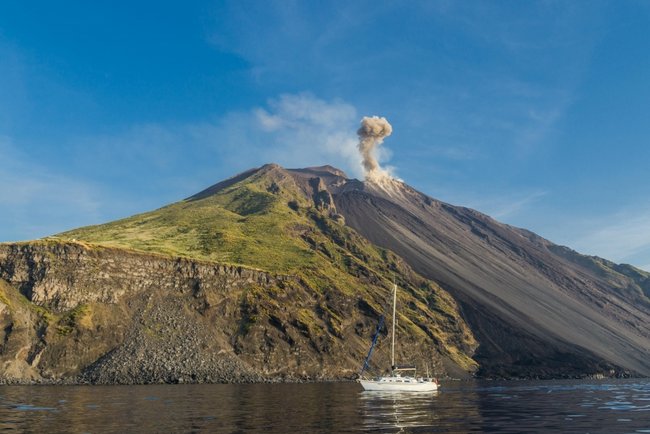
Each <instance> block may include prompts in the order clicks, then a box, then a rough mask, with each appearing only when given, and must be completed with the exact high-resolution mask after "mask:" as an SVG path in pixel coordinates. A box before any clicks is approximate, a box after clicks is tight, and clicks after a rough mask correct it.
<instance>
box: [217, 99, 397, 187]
mask: <svg viewBox="0 0 650 434" xmlns="http://www.w3.org/2000/svg"><path fill="white" fill-rule="evenodd" d="M239 121H240V125H238V128H232V127H231V128H229V129H228V134H230V135H233V136H234V137H236V138H237V139H239V140H241V141H242V143H241V144H240V145H249V146H250V145H252V147H260V143H259V142H263V143H265V144H266V145H265V146H263V147H262V148H261V149H260V151H261V154H260V155H261V156H263V157H265V158H266V159H267V161H266V162H270V161H273V162H277V163H279V164H282V165H284V166H287V167H304V166H313V165H321V164H331V165H334V166H337V167H339V168H341V169H343V170H345V171H347V172H349V174H350V175H354V176H361V174H362V173H363V171H362V169H361V158H360V156H359V152H358V150H357V138H356V133H355V131H356V128H357V125H358V122H359V116H358V115H357V110H356V109H355V108H354V107H353V106H352V105H350V104H348V103H346V102H344V101H342V100H333V101H325V100H322V99H319V98H317V97H315V96H314V95H312V94H309V93H300V94H292V95H289V94H287V95H281V96H280V97H279V98H277V99H273V100H270V101H269V103H268V106H267V107H264V108H262V107H258V108H255V109H253V110H252V111H251V112H250V114H249V115H248V116H247V115H244V116H243V118H241V117H240V119H239ZM241 121H244V122H243V125H241ZM246 124H248V125H246ZM236 127H237V125H236ZM384 157H386V155H384Z"/></svg>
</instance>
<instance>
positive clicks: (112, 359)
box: [0, 241, 473, 384]
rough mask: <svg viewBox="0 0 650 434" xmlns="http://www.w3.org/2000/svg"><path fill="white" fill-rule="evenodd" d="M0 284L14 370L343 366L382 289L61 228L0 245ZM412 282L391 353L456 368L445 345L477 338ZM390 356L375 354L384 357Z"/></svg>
mask: <svg viewBox="0 0 650 434" xmlns="http://www.w3.org/2000/svg"><path fill="white" fill-rule="evenodd" d="M370 273H371V272H370ZM406 279H408V280H406V282H408V283H406V282H405V286H407V287H409V284H413V285H424V284H425V281H423V280H422V279H421V278H418V277H417V276H415V275H410V276H407V277H406ZM0 284H1V285H2V286H1V290H2V292H1V293H0V326H2V330H3V333H4V334H3V336H2V338H3V339H2V340H0V342H3V344H2V345H1V346H0V373H1V375H2V378H3V380H4V381H9V382H15V381H18V382H20V381H24V382H25V381H26V382H32V381H36V382H38V381H73V382H76V381H82V382H92V383H127V384H128V383H150V382H241V381H278V380H305V379H340V378H350V377H352V376H354V375H355V373H356V372H357V370H358V368H359V366H360V363H361V361H362V360H363V357H364V355H365V352H366V351H367V349H368V345H369V342H370V337H371V334H372V332H373V331H374V329H375V327H376V325H377V321H378V317H379V315H380V314H381V312H379V310H380V309H381V306H382V305H383V304H384V303H385V302H386V300H385V299H384V298H385V296H387V295H388V294H387V293H386V294H381V293H380V294H374V295H373V294H371V295H370V296H368V295H366V294H359V293H356V294H355V293H350V292H348V293H342V292H341V291H338V290H337V289H335V288H329V289H328V288H316V287H312V286H311V285H310V284H309V283H308V282H307V281H306V280H305V279H304V278H302V277H299V276H295V275H294V276H291V275H280V274H273V273H268V272H264V271H260V270H255V269H251V268H246V267H241V266H233V265H223V264H216V263H211V262H205V261H197V260H192V259H188V258H173V257H165V256H161V255H153V254H147V253H139V252H134V251H128V250H123V249H118V248H105V247H101V246H96V245H88V244H86V243H80V242H60V241H45V242H32V243H25V244H4V245H0ZM430 289H432V288H429V290H430ZM411 290H412V291H413V292H414V294H408V295H404V298H405V301H404V302H405V303H406V302H408V303H409V306H410V307H409V311H411V312H413V313H417V314H418V315H419V316H418V317H419V318H420V319H419V321H420V322H421V323H420V324H418V325H416V326H415V327H416V330H413V329H410V327H414V324H413V323H411V322H410V321H405V322H404V324H403V325H401V327H404V331H403V332H402V336H403V337H404V342H405V343H408V345H405V346H404V347H402V348H401V349H400V350H399V352H398V354H400V356H401V357H403V358H408V359H409V360H413V361H416V362H419V363H420V366H422V367H424V365H427V366H428V367H429V368H430V369H432V370H435V371H436V372H438V373H440V374H442V373H444V372H445V366H447V368H449V367H451V369H456V370H458V369H459V368H458V364H457V363H454V362H453V360H454V359H458V357H457V354H455V353H454V354H451V355H450V354H449V351H450V350H451V351H454V352H458V351H460V352H463V351H465V352H471V351H472V350H473V346H472V345H473V341H472V338H471V334H469V330H468V329H467V327H466V326H465V325H464V323H463V322H462V320H460V319H459V317H456V318H454V317H453V312H454V309H456V307H455V304H454V303H453V300H451V298H448V299H437V297H436V296H435V294H434V293H433V291H431V292H428V291H425V290H418V289H415V288H412V289H411ZM414 296H416V297H428V301H427V300H426V299H425V301H426V302H427V303H430V304H431V307H432V308H436V309H439V310H440V311H441V312H443V313H444V316H441V317H440V318H439V319H438V320H432V319H431V318H430V315H431V314H430V312H429V311H428V309H429V308H428V307H427V306H426V305H425V304H422V302H421V301H418V299H417V298H415V297H414ZM443 296H444V295H443ZM447 297H448V296H447ZM450 309H451V310H450ZM447 312H451V313H447ZM427 317H429V318H428V319H427ZM427 333H429V335H427ZM443 333H444V335H443ZM436 334H437V335H438V336H436ZM433 338H435V342H433V344H432V339H433ZM450 342H452V343H453V344H449V343H450ZM386 356H387V353H386V352H385V351H384V354H383V355H382V354H381V353H379V356H378V358H377V361H378V362H380V363H381V362H383V363H386V365H384V366H388V365H387V361H386ZM467 360H469V359H467ZM470 362H471V361H470Z"/></svg>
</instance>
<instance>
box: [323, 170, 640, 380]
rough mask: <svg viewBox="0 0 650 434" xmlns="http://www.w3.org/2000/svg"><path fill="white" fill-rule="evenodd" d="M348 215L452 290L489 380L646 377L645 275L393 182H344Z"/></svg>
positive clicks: (340, 197)
mask: <svg viewBox="0 0 650 434" xmlns="http://www.w3.org/2000/svg"><path fill="white" fill-rule="evenodd" d="M330 179H331V182H333V185H334V190H337V193H336V194H334V201H335V203H336V205H337V209H338V211H339V212H340V213H342V214H343V215H344V216H345V219H346V222H347V224H348V225H350V226H351V227H353V228H355V229H356V230H357V231H359V233H361V234H362V235H364V236H365V237H366V238H368V239H369V240H370V241H372V242H373V243H375V244H377V245H379V246H382V247H385V248H388V249H391V250H392V251H394V252H395V253H397V254H398V255H400V256H401V257H402V258H404V259H405V260H406V262H408V264H409V265H410V266H412V267H413V268H414V269H415V270H416V271H418V272H419V273H421V274H422V275H423V276H425V277H428V278H430V279H433V280H435V281H437V282H439V283H441V284H442V286H443V287H444V288H446V289H447V290H449V291H450V292H451V293H452V294H453V295H454V297H455V298H456V299H457V301H459V302H460V304H461V306H462V311H463V314H464V317H465V319H466V320H467V321H468V322H469V324H470V326H471V328H472V331H473V332H474V334H475V336H476V338H477V339H478V341H479V343H480V346H479V349H478V352H477V354H476V355H475V359H476V360H477V361H478V362H479V364H480V366H481V371H480V374H482V375H484V376H488V377H501V376H503V377H513V376H514V377H530V376H537V377H558V376H571V375H575V374H578V373H580V372H582V373H584V372H594V371H598V370H603V371H605V372H608V370H609V372H610V373H612V374H613V373H615V372H616V373H620V372H621V370H622V371H630V372H631V373H634V374H636V375H639V374H640V375H643V376H648V375H650V326H649V324H650V299H649V298H648V297H649V296H650V274H648V273H645V272H643V271H641V270H638V269H636V268H634V267H631V266H629V265H617V264H614V263H612V262H610V261H607V260H604V259H601V258H597V257H589V256H583V255H580V254H578V253H576V252H575V251H572V250H571V249H569V248H566V247H562V246H558V245H555V244H553V243H551V242H550V241H548V240H545V239H543V238H541V237H539V236H538V235H536V234H534V233H531V232H529V231H526V230H523V229H518V228H514V227H511V226H508V225H505V224H501V223H499V222H497V221H495V220H493V219H492V218H490V217H488V216H486V215H484V214H481V213H479V212H477V211H474V210H471V209H468V208H462V207H456V206H452V205H449V204H446V203H442V202H440V201H437V200H434V199H432V198H430V197H428V196H426V195H424V194H422V193H420V192H417V191H415V190H414V189H412V188H411V187H409V186H407V185H405V184H403V183H401V182H397V181H388V182H386V183H385V184H384V185H382V186H379V185H376V184H370V183H365V184H361V185H360V184H358V183H354V185H355V188H351V189H347V188H343V189H341V188H340V187H338V184H340V182H341V181H340V180H338V179H336V177H331V178H330Z"/></svg>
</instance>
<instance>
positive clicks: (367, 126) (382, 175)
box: [357, 116, 393, 182]
mask: <svg viewBox="0 0 650 434" xmlns="http://www.w3.org/2000/svg"><path fill="white" fill-rule="evenodd" d="M392 132H393V127H391V125H390V124H389V123H388V121H387V120H386V118H384V117H379V116H371V117H368V116H364V118H363V119H361V127H360V128H359V129H358V130H357V134H358V135H359V152H361V157H362V159H363V161H362V164H363V169H364V172H365V176H366V179H367V180H370V181H375V182H381V181H383V180H385V179H391V178H392V177H391V176H390V175H389V174H388V172H387V171H386V170H384V169H382V168H381V166H380V165H379V162H378V161H377V158H376V157H375V152H376V150H377V148H378V147H379V145H381V144H382V142H383V141H384V138H385V137H388V136H390V135H391V133H392Z"/></svg>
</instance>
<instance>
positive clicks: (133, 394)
mask: <svg viewBox="0 0 650 434" xmlns="http://www.w3.org/2000/svg"><path fill="white" fill-rule="evenodd" d="M0 430H16V431H21V432H88V433H102V432H242V433H243V432H246V433H248V432H259V433H261V432H264V433H290V432H295V433H298V432H300V433H308V432H314V433H329V432H334V433H338V432H386V433H393V432H422V433H425V432H447V433H450V432H453V433H466V432H512V433H515V432H517V433H521V432H549V431H550V432H564V433H574V432H575V433H650V381H647V380H643V381H641V380H616V381H614V380H604V381H600V382H595V381H592V382H570V381H561V382H503V383H497V382H447V383H443V385H442V389H441V390H440V391H439V392H437V393H420V394H395V393H392V394H391V393H377V392H363V391H362V390H361V387H360V386H359V385H357V384H355V383H328V384H249V385H153V386H1V387H0Z"/></svg>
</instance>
